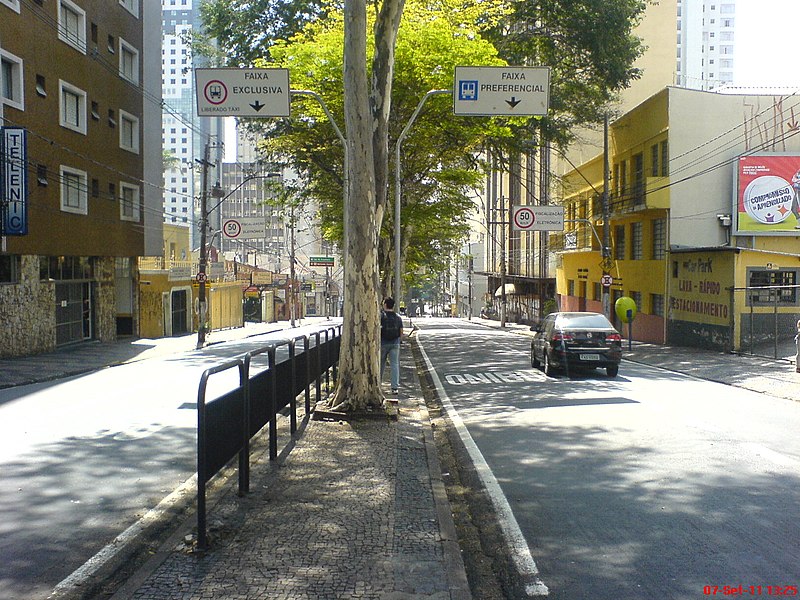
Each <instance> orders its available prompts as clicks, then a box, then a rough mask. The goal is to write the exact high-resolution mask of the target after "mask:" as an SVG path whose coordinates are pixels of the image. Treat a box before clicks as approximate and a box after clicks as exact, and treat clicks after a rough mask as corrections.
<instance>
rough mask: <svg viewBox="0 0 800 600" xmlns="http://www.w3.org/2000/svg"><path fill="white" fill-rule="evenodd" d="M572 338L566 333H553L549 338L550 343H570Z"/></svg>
mask: <svg viewBox="0 0 800 600" xmlns="http://www.w3.org/2000/svg"><path fill="white" fill-rule="evenodd" d="M571 341H572V336H571V335H570V334H568V333H554V334H553V337H551V338H550V342H571Z"/></svg>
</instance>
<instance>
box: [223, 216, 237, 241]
mask: <svg viewBox="0 0 800 600" xmlns="http://www.w3.org/2000/svg"><path fill="white" fill-rule="evenodd" d="M241 233H242V224H241V223H240V222H239V221H237V220H236V219H228V220H227V221H225V222H224V223H223V224H222V235H224V236H225V237H227V238H237V237H239V235H241Z"/></svg>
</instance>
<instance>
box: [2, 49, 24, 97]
mask: <svg viewBox="0 0 800 600" xmlns="http://www.w3.org/2000/svg"><path fill="white" fill-rule="evenodd" d="M22 81H23V79H22V59H21V58H19V57H18V56H14V55H13V54H11V53H9V52H6V51H5V50H3V49H2V48H0V99H2V102H3V104H7V105H9V106H13V107H14V108H17V109H19V110H22V105H23V87H22Z"/></svg>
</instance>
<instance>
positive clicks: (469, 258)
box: [467, 242, 473, 321]
mask: <svg viewBox="0 0 800 600" xmlns="http://www.w3.org/2000/svg"><path fill="white" fill-rule="evenodd" d="M467 252H468V253H469V254H468V256H467V295H468V296H469V298H467V302H469V313H467V319H468V320H469V321H472V268H473V261H472V242H468V243H467Z"/></svg>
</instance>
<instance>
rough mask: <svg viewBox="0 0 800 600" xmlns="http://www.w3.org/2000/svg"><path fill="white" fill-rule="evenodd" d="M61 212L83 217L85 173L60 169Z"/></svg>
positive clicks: (85, 196) (85, 186)
mask: <svg viewBox="0 0 800 600" xmlns="http://www.w3.org/2000/svg"><path fill="white" fill-rule="evenodd" d="M60 177H61V210H63V211H64V212H70V213H76V214H80V215H85V214H86V213H87V195H88V194H87V178H86V172H85V171H79V170H78V169H72V168H70V167H64V166H62V167H61V170H60Z"/></svg>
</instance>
